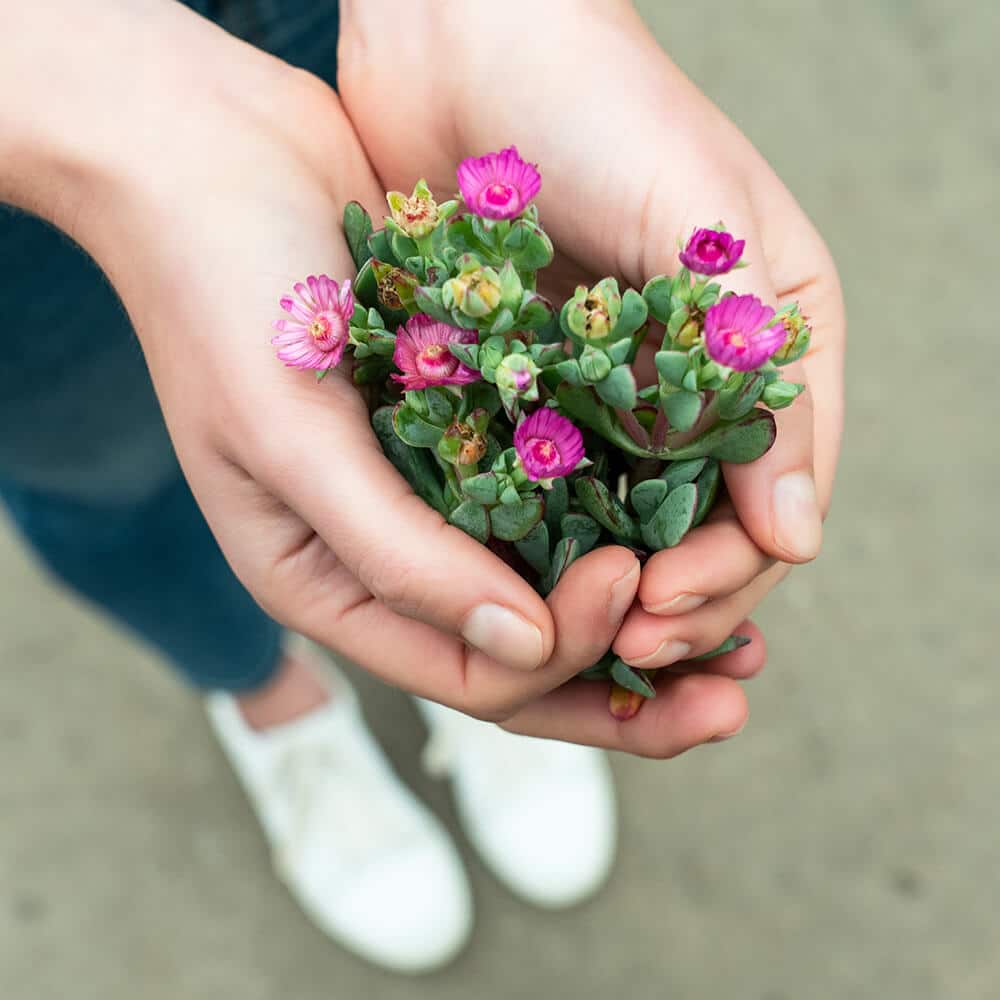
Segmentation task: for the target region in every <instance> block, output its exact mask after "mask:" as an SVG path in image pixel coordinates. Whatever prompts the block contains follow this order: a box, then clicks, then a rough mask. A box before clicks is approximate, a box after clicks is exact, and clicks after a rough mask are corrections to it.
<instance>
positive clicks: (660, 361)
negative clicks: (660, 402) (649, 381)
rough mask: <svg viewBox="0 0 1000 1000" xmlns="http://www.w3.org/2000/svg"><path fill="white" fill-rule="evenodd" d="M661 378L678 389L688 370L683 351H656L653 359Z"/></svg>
mask: <svg viewBox="0 0 1000 1000" xmlns="http://www.w3.org/2000/svg"><path fill="white" fill-rule="evenodd" d="M653 360H654V363H655V364H656V370H657V371H658V372H659V373H660V376H661V378H663V380H664V381H665V382H669V383H670V384H671V385H674V386H677V388H678V389H679V388H680V386H681V383H682V382H683V381H684V376H685V375H686V374H687V370H688V356H687V354H686V353H685V352H684V351H657V352H656V355H655V356H654V358H653Z"/></svg>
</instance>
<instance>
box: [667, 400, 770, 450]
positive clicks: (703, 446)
mask: <svg viewBox="0 0 1000 1000" xmlns="http://www.w3.org/2000/svg"><path fill="white" fill-rule="evenodd" d="M776 434H777V429H776V426H775V423H774V415H773V414H771V413H769V412H768V411H767V410H762V409H759V408H758V409H755V410H751V411H750V413H749V414H747V416H745V417H744V418H743V419H742V420H741V421H740V422H739V423H736V424H719V425H717V426H715V427H713V428H712V429H711V430H709V431H706V432H705V433H704V434H702V435H701V436H700V437H698V438H695V440H694V441H691V442H689V443H688V444H686V445H684V446H683V447H681V448H677V449H675V450H674V451H673V453H672V457H674V458H694V457H696V456H700V455H708V456H710V457H711V458H717V459H719V461H720V462H734V463H736V464H745V463H746V462H752V461H754V460H755V459H758V458H760V456H761V455H763V454H765V453H766V452H767V451H768V449H769V448H770V447H771V445H772V444H774V439H775V436H776Z"/></svg>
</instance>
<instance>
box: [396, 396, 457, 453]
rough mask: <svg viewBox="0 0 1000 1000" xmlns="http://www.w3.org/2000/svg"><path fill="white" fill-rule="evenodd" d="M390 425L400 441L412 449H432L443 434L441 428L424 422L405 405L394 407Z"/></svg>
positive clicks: (412, 409) (410, 407)
mask: <svg viewBox="0 0 1000 1000" xmlns="http://www.w3.org/2000/svg"><path fill="white" fill-rule="evenodd" d="M392 425H393V427H395V429H396V434H397V435H398V436H399V438H400V440H402V441H403V442H405V443H406V444H408V445H410V446H411V447H412V448H434V447H436V446H437V443H438V441H440V440H441V435H442V434H443V433H444V431H443V429H442V428H441V427H436V426H435V425H434V424H432V423H429V422H428V421H426V420H424V418H423V417H421V416H420V415H419V414H418V413H417V411H416V410H414V408H413V407H412V406H408V405H407V404H406V403H401V404H400V405H399V406H397V407H396V409H395V411H394V412H393V415H392Z"/></svg>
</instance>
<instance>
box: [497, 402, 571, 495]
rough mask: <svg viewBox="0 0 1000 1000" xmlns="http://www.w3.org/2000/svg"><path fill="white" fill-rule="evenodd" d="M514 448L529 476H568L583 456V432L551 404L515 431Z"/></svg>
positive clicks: (523, 421) (547, 477)
mask: <svg viewBox="0 0 1000 1000" xmlns="http://www.w3.org/2000/svg"><path fill="white" fill-rule="evenodd" d="M514 448H515V450H516V451H517V457H518V458H519V459H520V460H521V465H523V466H524V471H525V472H526V473H527V474H528V478H529V479H530V480H531V481H532V482H533V483H537V482H538V480H539V479H556V478H558V477H559V476H568V475H569V474H570V473H571V472H572V471H573V470H574V469H575V468H576V467H577V466H578V465H579V464H580V461H581V460H582V459H583V435H582V434H581V433H580V431H579V429H578V428H577V427H575V426H574V425H573V424H572V423H571V422H570V421H569V420H567V419H566V418H565V417H562V416H560V415H559V414H558V413H556V411H555V410H552V409H550V408H549V407H547V406H543V407H542V408H541V409H538V410H535V412H534V413H532V414H531V416H530V417H526V418H525V419H524V420H522V421H521V423H520V424H518V427H517V430H516V431H514Z"/></svg>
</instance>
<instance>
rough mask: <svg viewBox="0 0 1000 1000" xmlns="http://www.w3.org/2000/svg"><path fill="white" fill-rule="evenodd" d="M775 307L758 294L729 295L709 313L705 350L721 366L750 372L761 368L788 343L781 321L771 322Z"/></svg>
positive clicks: (706, 318) (706, 322) (706, 324)
mask: <svg viewBox="0 0 1000 1000" xmlns="http://www.w3.org/2000/svg"><path fill="white" fill-rule="evenodd" d="M772 319H774V310H773V309H772V308H771V307H770V306H766V305H764V303H763V302H761V301H760V299H758V298H757V296H756V295H727V296H726V297H725V298H724V299H722V301H721V302H719V303H717V304H716V305H714V306H712V308H711V309H709V310H708V312H707V313H705V350H706V351H707V352H708V356H709V357H710V358H711V359H712V360H713V361H716V362H718V363H719V364H720V365H726V367H728V368H735V369H736V371H740V372H748V371H752V370H753V369H754V368H759V367H760V366H761V365H762V364H764V362H765V361H767V360H768V358H770V357H771V355H772V354H774V353H775V351H777V350H778V349H779V348H780V347H781V346H782V345H783V344H784V343H785V337H786V336H787V334H786V331H785V328H784V326H783V325H782V324H781V323H778V324H776V325H775V326H770V327H769V326H768V325H767V324H768V323H770V322H771V320H772Z"/></svg>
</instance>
